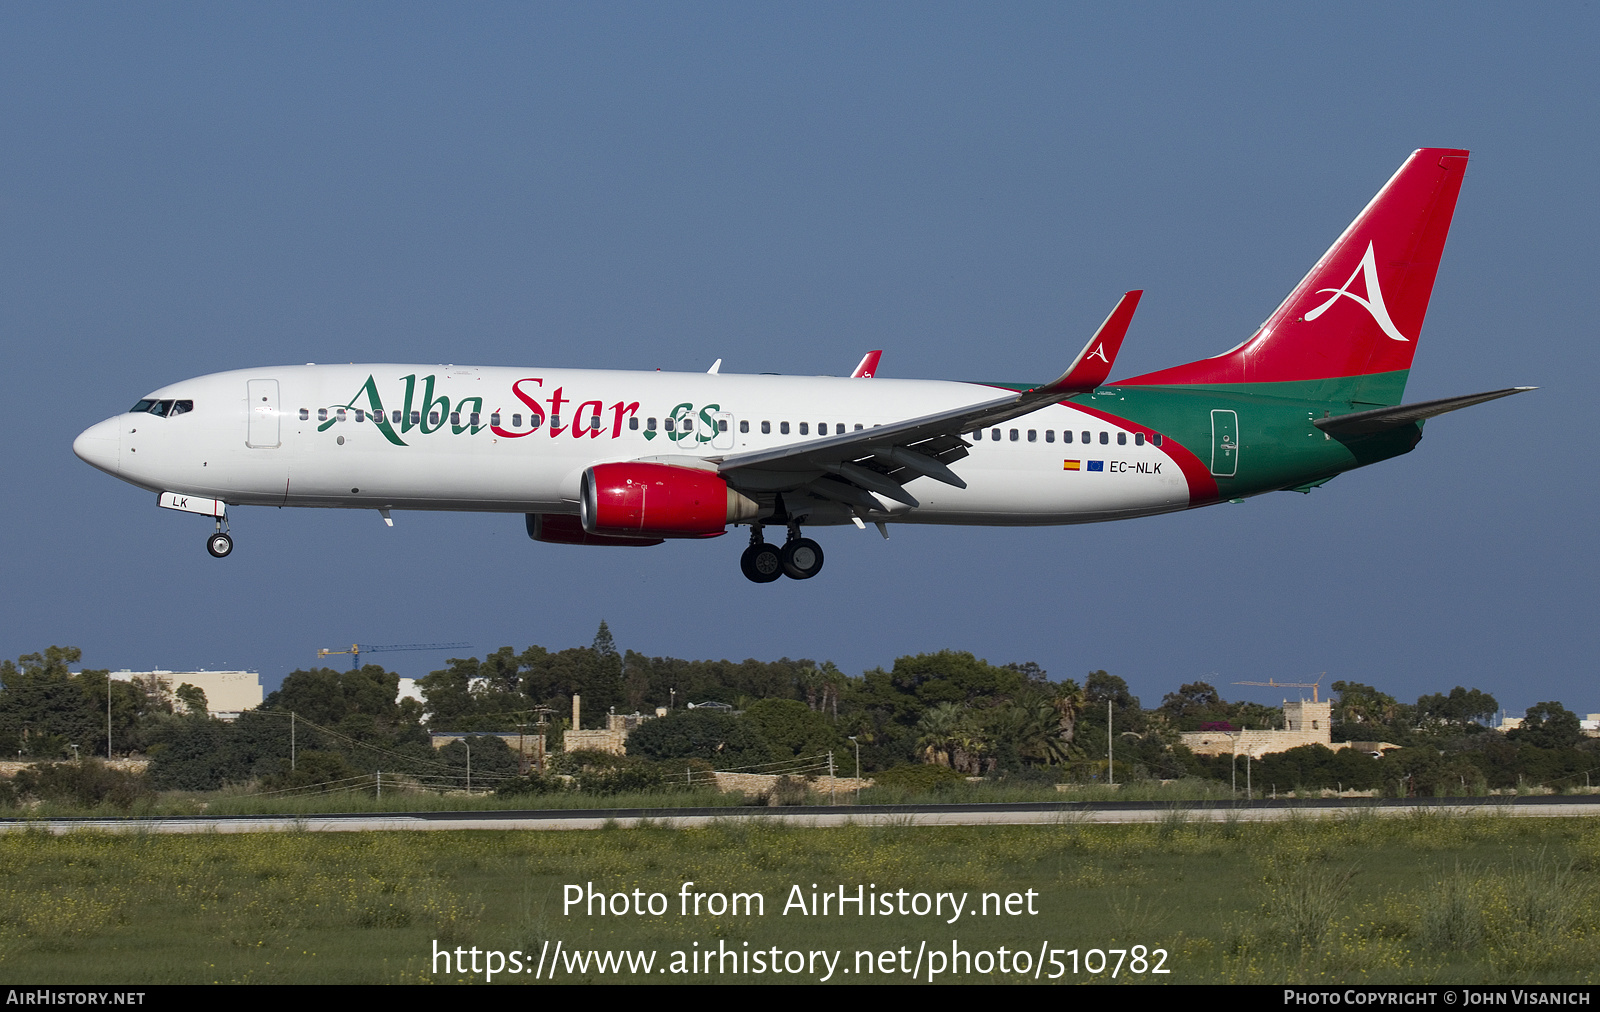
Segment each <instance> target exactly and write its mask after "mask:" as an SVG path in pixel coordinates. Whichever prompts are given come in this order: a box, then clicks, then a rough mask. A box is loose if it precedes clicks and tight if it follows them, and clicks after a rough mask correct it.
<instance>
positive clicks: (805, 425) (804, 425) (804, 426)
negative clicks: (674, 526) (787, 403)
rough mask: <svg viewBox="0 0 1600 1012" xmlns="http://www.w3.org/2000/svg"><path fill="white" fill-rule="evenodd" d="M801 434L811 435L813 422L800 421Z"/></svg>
mask: <svg viewBox="0 0 1600 1012" xmlns="http://www.w3.org/2000/svg"><path fill="white" fill-rule="evenodd" d="M800 435H802V436H809V435H811V423H809V422H801V423H800Z"/></svg>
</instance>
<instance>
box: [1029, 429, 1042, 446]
mask: <svg viewBox="0 0 1600 1012" xmlns="http://www.w3.org/2000/svg"><path fill="white" fill-rule="evenodd" d="M1038 441H1039V430H1038V429H1029V430H1028V442H1030V443H1037V442H1038Z"/></svg>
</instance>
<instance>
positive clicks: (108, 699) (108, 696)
mask: <svg viewBox="0 0 1600 1012" xmlns="http://www.w3.org/2000/svg"><path fill="white" fill-rule="evenodd" d="M110 761H111V673H110V672H107V673H106V762H110Z"/></svg>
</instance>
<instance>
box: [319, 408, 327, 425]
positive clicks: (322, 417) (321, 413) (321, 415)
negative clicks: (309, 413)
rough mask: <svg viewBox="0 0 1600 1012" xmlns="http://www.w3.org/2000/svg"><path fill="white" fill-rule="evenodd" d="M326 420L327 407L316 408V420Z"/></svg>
mask: <svg viewBox="0 0 1600 1012" xmlns="http://www.w3.org/2000/svg"><path fill="white" fill-rule="evenodd" d="M327 420H328V409H327V408H318V409H317V421H319V422H325V421H327Z"/></svg>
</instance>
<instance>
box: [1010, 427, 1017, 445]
mask: <svg viewBox="0 0 1600 1012" xmlns="http://www.w3.org/2000/svg"><path fill="white" fill-rule="evenodd" d="M1011 441H1012V442H1013V443H1015V442H1016V441H1017V430H1016V429H1012V430H1011Z"/></svg>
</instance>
